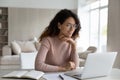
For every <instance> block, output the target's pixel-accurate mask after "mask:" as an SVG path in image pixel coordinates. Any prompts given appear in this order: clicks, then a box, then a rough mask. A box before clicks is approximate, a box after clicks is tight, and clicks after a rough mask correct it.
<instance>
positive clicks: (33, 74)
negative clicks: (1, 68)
mask: <svg viewBox="0 0 120 80" xmlns="http://www.w3.org/2000/svg"><path fill="white" fill-rule="evenodd" d="M44 74H45V73H44V72H42V71H36V70H31V71H27V70H22V71H12V72H10V73H8V74H5V75H3V76H2V77H3V78H30V79H35V80H38V79H40V78H41V77H42V76H43V75H44Z"/></svg>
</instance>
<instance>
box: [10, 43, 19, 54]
mask: <svg viewBox="0 0 120 80" xmlns="http://www.w3.org/2000/svg"><path fill="white" fill-rule="evenodd" d="M11 47H12V51H13V53H14V54H20V53H21V48H20V46H19V45H18V43H16V41H13V42H11Z"/></svg>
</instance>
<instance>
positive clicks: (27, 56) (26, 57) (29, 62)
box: [20, 51, 37, 69]
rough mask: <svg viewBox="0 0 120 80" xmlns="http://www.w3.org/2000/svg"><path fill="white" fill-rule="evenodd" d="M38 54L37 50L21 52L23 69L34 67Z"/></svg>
mask: <svg viewBox="0 0 120 80" xmlns="http://www.w3.org/2000/svg"><path fill="white" fill-rule="evenodd" d="M36 55H37V51H36V52H31V53H21V54H20V66H21V69H34V66H35V58H36Z"/></svg>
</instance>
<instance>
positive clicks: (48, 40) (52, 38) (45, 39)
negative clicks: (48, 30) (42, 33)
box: [42, 36, 54, 42]
mask: <svg viewBox="0 0 120 80" xmlns="http://www.w3.org/2000/svg"><path fill="white" fill-rule="evenodd" d="M53 40H54V37H50V36H47V37H44V38H43V39H42V42H43V41H45V42H46V41H47V42H51V41H53Z"/></svg>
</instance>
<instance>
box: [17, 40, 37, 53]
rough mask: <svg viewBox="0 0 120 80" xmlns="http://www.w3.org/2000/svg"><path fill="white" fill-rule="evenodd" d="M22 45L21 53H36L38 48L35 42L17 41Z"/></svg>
mask: <svg viewBox="0 0 120 80" xmlns="http://www.w3.org/2000/svg"><path fill="white" fill-rule="evenodd" d="M17 43H18V44H19V45H20V48H21V52H35V51H37V50H36V47H35V44H34V42H33V41H17Z"/></svg>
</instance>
